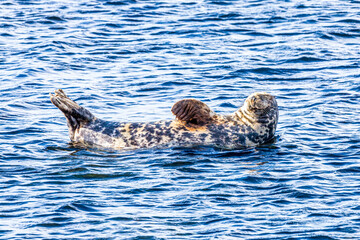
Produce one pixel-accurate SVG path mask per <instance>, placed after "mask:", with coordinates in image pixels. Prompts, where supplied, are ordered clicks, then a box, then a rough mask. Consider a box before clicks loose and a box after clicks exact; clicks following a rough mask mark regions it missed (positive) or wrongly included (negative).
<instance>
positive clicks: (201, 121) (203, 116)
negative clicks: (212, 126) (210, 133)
mask: <svg viewBox="0 0 360 240" xmlns="http://www.w3.org/2000/svg"><path fill="white" fill-rule="evenodd" d="M171 112H172V113H173V114H174V115H175V116H176V117H177V119H179V120H181V121H185V122H186V123H190V124H194V125H199V126H203V125H205V124H207V123H209V122H211V121H212V120H213V118H214V116H215V113H214V112H213V111H211V109H210V108H209V107H208V105H206V104H205V103H203V102H201V101H199V100H196V99H184V100H181V101H178V102H177V103H175V104H174V106H173V107H172V108H171Z"/></svg>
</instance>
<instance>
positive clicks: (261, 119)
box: [51, 90, 278, 149]
mask: <svg viewBox="0 0 360 240" xmlns="http://www.w3.org/2000/svg"><path fill="white" fill-rule="evenodd" d="M264 94H265V93H258V95H256V94H253V95H251V96H250V97H249V98H248V99H247V100H246V101H245V103H244V106H242V107H241V108H240V109H239V110H238V111H236V112H235V113H233V114H231V115H227V116H222V115H217V114H215V113H214V112H213V111H211V110H210V108H209V107H208V106H207V105H206V104H204V103H202V102H200V101H198V100H195V99H185V100H181V101H179V102H177V103H176V104H175V105H174V106H173V108H172V112H173V113H174V114H175V115H176V116H177V118H176V119H175V120H172V121H171V120H170V121H159V122H150V123H118V122H111V121H105V120H101V119H98V118H96V117H95V116H94V115H93V114H91V113H90V112H89V111H88V110H86V109H85V108H83V107H81V106H79V105H78V104H77V103H75V102H74V101H72V100H71V99H70V98H68V97H67V96H66V95H65V93H64V92H63V91H62V90H57V91H55V95H51V101H52V103H53V104H54V105H55V106H57V107H58V108H59V109H60V110H61V111H62V112H63V113H64V115H65V117H66V119H67V122H68V127H69V135H70V139H71V140H72V141H73V142H77V143H82V144H85V145H97V146H101V147H104V148H111V149H134V148H152V147H166V146H184V147H187V146H194V145H207V146H217V147H221V148H230V149H233V148H240V147H247V146H256V145H260V144H263V143H266V142H268V141H270V140H271V139H273V138H274V134H275V130H276V124H277V121H278V109H277V104H276V101H275V98H273V97H272V96H271V95H269V94H265V95H264ZM263 97H265V98H266V97H267V98H269V99H270V100H269V101H271V104H270V105H269V104H267V99H260V98H263ZM259 99H260V100H259ZM264 103H265V104H264ZM261 104H263V105H261Z"/></svg>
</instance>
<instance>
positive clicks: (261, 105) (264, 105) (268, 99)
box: [245, 92, 277, 111]
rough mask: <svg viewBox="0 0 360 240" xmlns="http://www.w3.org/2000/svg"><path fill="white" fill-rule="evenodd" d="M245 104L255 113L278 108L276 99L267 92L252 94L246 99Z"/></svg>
mask: <svg viewBox="0 0 360 240" xmlns="http://www.w3.org/2000/svg"><path fill="white" fill-rule="evenodd" d="M245 104H246V105H248V107H249V109H250V110H254V111H262V110H266V109H269V108H275V107H277V104H276V100H275V97H274V96H272V95H270V94H268V93H265V92H260V93H253V94H251V95H250V96H249V97H248V98H247V99H246V101H245Z"/></svg>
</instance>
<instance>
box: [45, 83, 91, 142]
mask: <svg viewBox="0 0 360 240" xmlns="http://www.w3.org/2000/svg"><path fill="white" fill-rule="evenodd" d="M50 100H51V102H52V103H53V104H54V105H55V106H56V107H58V108H59V109H60V110H61V111H62V112H63V113H64V115H65V117H66V119H67V123H68V127H69V133H70V139H71V140H73V137H74V131H75V130H76V129H78V128H79V127H80V126H81V125H82V124H84V123H88V122H90V121H92V120H93V119H95V116H94V115H93V114H92V113H91V112H90V111H89V110H87V109H85V108H83V107H81V106H79V104H77V103H76V102H74V101H73V100H71V99H70V98H68V97H67V96H66V94H65V93H64V91H63V90H61V89H59V90H55V94H54V95H53V94H50Z"/></svg>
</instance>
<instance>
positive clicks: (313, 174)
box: [0, 0, 360, 240]
mask: <svg viewBox="0 0 360 240" xmlns="http://www.w3.org/2000/svg"><path fill="white" fill-rule="evenodd" d="M359 80H360V1H357V0H346V1H345V0H326V1H325V0H316V1H315V0H287V1H283V0H261V1H260V0H239V1H235V0H199V1H193V0H178V1H171V0H162V1H145V0H86V1H85V0H77V1H68V0H57V1H55V0H53V1H52V0H50V1H49V0H2V1H0V239H318V240H320V239H321V240H322V239H341V240H342V239H360V100H359V99H360V81H359ZM58 88H62V89H64V91H65V92H66V93H67V94H68V95H69V96H70V97H71V98H73V99H74V100H76V101H77V102H78V103H79V104H81V105H82V106H84V107H86V108H88V109H90V110H91V111H92V112H93V113H94V114H95V115H96V116H98V117H100V118H103V119H106V120H113V121H129V122H138V121H156V120H161V119H173V116H172V114H171V112H170V109H171V106H172V105H173V103H174V102H176V101H177V100H180V99H183V98H197V99H199V100H201V101H203V102H205V103H207V104H208V105H209V106H210V107H211V108H212V109H213V110H214V111H216V112H218V113H220V114H229V113H232V112H233V111H235V110H236V109H237V108H238V107H240V106H241V105H242V103H243V101H244V99H245V98H246V97H247V96H248V95H249V94H251V93H253V92H256V91H266V92H269V93H271V94H273V95H275V96H276V97H277V100H278V103H279V106H280V120H279V124H278V130H277V140H276V142H274V143H272V144H268V145H265V146H261V147H257V148H249V149H240V150H232V151H225V150H222V149H213V148H205V147H198V148H187V149H183V148H169V149H140V150H136V151H103V150H99V149H86V148H83V147H80V146H74V145H72V144H71V143H69V138H68V133H67V127H66V121H65V118H64V116H63V115H62V113H61V112H60V111H59V110H58V109H57V108H55V107H54V106H53V105H52V104H51V102H50V100H49V92H52V91H53V90H55V89H58Z"/></svg>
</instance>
